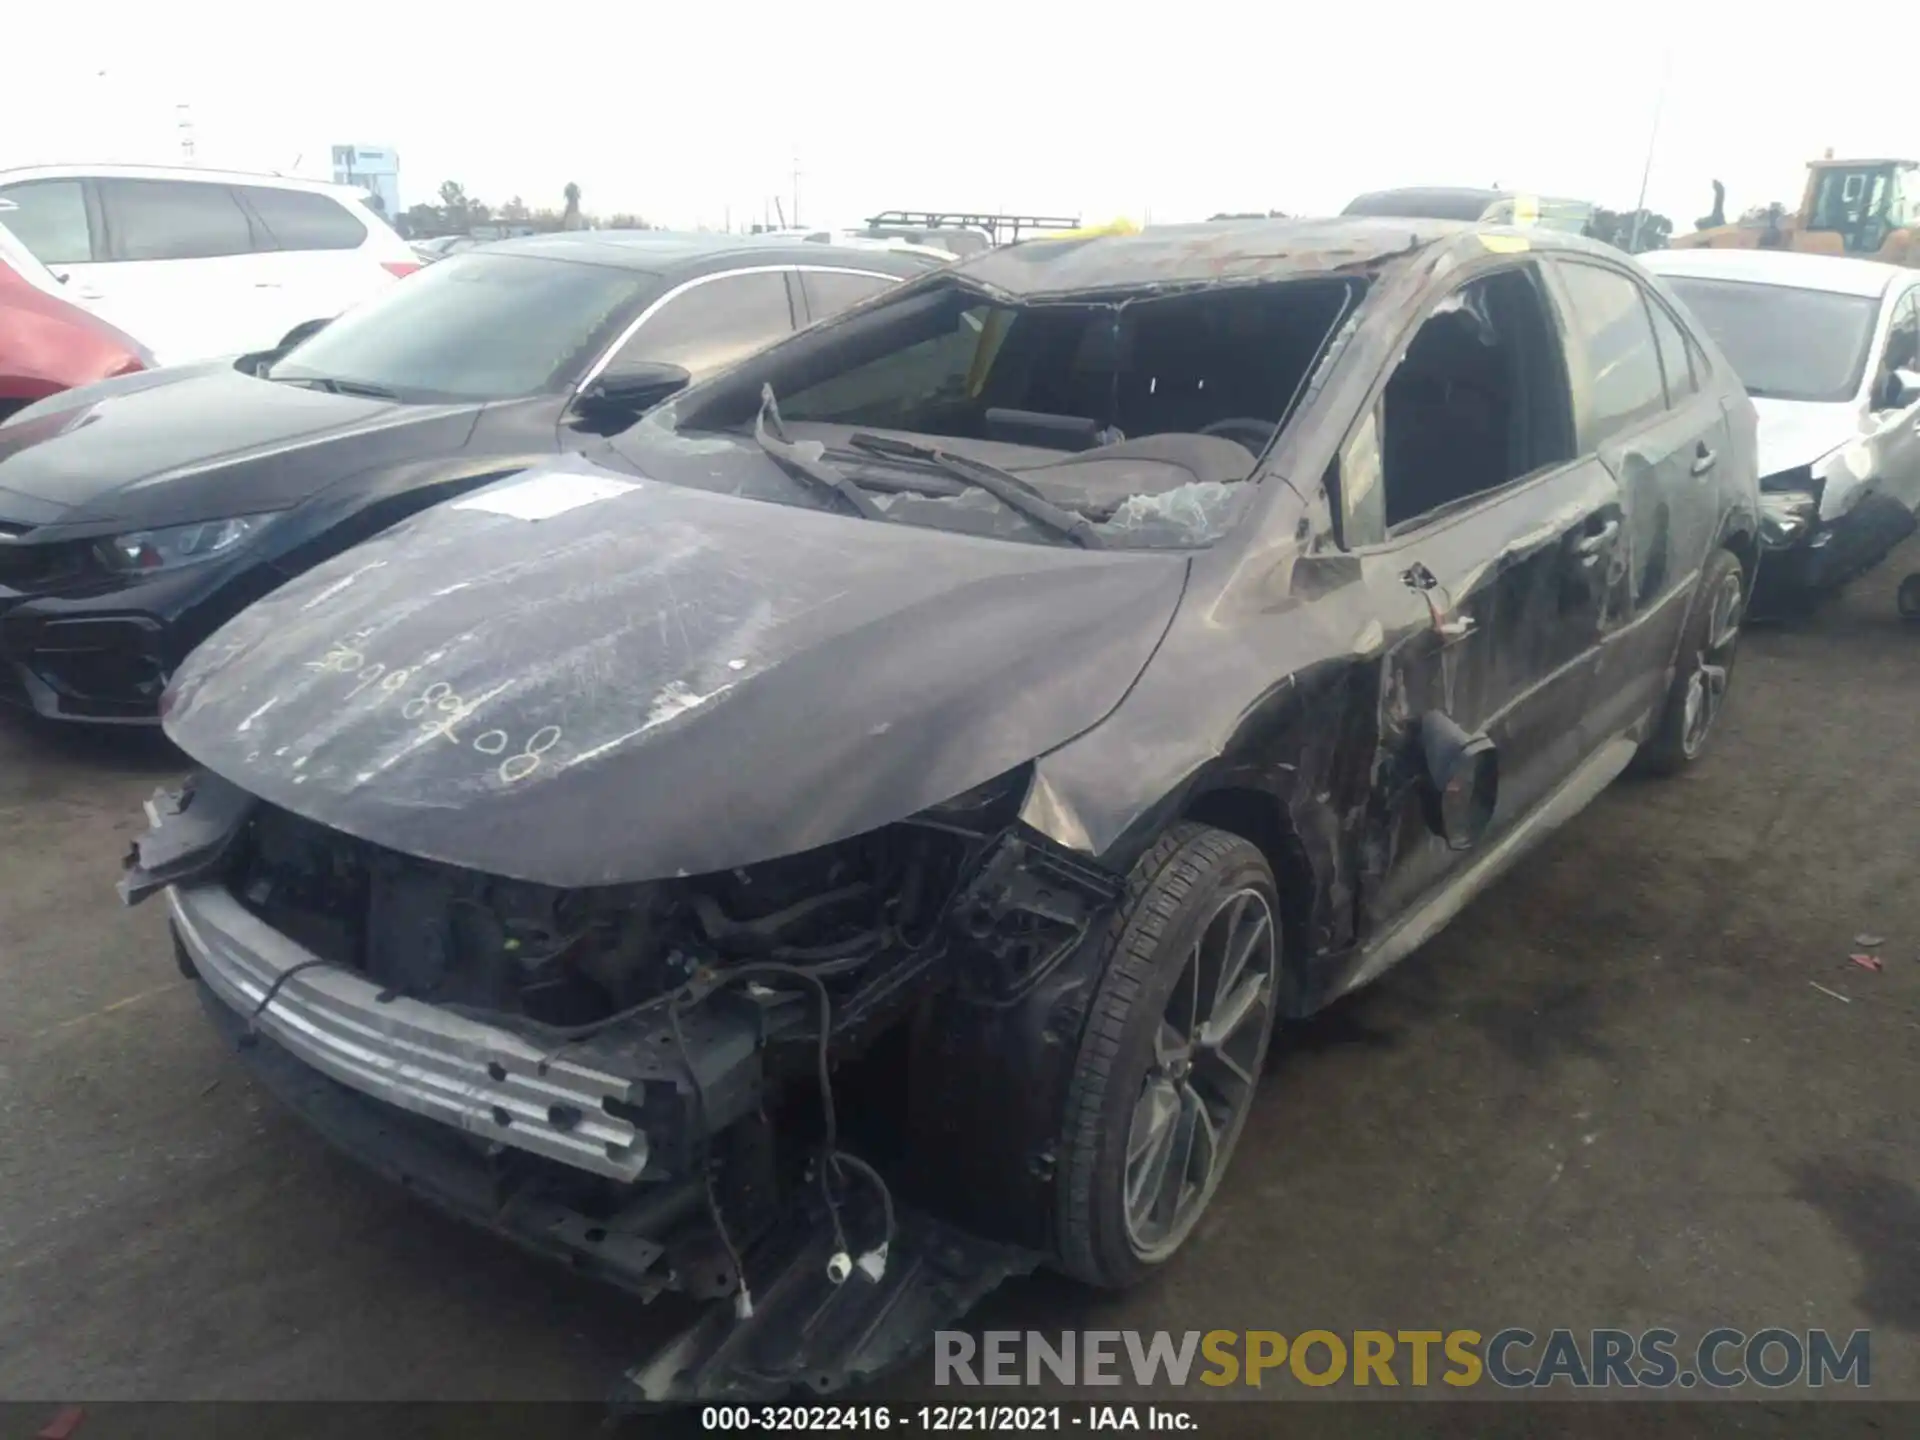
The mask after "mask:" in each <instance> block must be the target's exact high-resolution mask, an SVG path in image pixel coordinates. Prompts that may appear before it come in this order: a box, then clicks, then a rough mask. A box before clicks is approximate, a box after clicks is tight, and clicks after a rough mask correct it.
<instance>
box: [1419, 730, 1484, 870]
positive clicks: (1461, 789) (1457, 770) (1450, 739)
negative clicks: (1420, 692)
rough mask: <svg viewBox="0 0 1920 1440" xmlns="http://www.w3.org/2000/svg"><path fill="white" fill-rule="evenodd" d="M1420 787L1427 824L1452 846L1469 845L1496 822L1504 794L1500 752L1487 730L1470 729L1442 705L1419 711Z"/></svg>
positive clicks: (1460, 848)
mask: <svg viewBox="0 0 1920 1440" xmlns="http://www.w3.org/2000/svg"><path fill="white" fill-rule="evenodd" d="M1420 755H1421V760H1422V762H1423V766H1424V770H1425V774H1424V775H1423V777H1422V780H1423V783H1422V785H1421V789H1420V799H1421V804H1422V808H1423V809H1424V811H1425V813H1426V820H1427V828H1428V829H1429V830H1431V831H1433V833H1434V834H1436V835H1438V836H1439V837H1440V838H1441V839H1442V840H1444V841H1446V843H1447V848H1448V849H1449V850H1471V849H1472V848H1473V847H1474V846H1475V845H1476V844H1478V843H1479V842H1480V839H1481V837H1482V836H1484V835H1485V834H1486V833H1487V827H1488V826H1489V825H1491V824H1492V823H1493V811H1494V806H1495V804H1496V803H1498V801H1499V798H1500V753H1499V751H1498V750H1496V749H1495V748H1494V744H1493V741H1491V740H1489V739H1488V738H1487V737H1486V736H1485V735H1469V734H1468V733H1467V732H1466V731H1465V730H1462V729H1461V728H1460V727H1459V726H1458V725H1456V724H1455V723H1454V722H1453V720H1452V719H1451V718H1450V717H1449V716H1447V715H1446V714H1444V713H1443V712H1441V711H1439V710H1429V711H1428V712H1427V713H1426V714H1425V715H1423V716H1421V717H1420Z"/></svg>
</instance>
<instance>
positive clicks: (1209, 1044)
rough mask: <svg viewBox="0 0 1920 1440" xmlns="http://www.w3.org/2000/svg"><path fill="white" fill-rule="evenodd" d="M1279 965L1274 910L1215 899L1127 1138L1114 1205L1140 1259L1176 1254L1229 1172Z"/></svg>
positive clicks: (1252, 900)
mask: <svg viewBox="0 0 1920 1440" xmlns="http://www.w3.org/2000/svg"><path fill="white" fill-rule="evenodd" d="M1278 965H1279V944H1278V936H1277V934H1276V926H1275V923H1274V915H1273V908H1272V906H1271V905H1269V904H1268V902H1267V898H1266V896H1265V895H1263V894H1262V893H1261V892H1260V891H1259V890H1256V889H1254V888H1252V887H1246V888H1242V889H1239V890H1235V891H1232V892H1231V893H1229V894H1228V895H1226V896H1224V897H1222V899H1221V900H1220V902H1219V904H1217V905H1216V906H1215V907H1214V911H1213V913H1212V914H1211V915H1210V916H1208V918H1207V922H1206V924H1205V925H1203V926H1202V927H1201V930H1200V936H1199V939H1197V940H1196V941H1195V942H1194V943H1193V946H1192V947H1191V948H1190V949H1189V950H1188V951H1187V956H1186V960H1185V962H1184V964H1183V965H1182V966H1181V970H1180V977H1179V979H1177V980H1176V981H1175V982H1174V986H1173V990H1172V992H1171V993H1170V994H1169V995H1168V997H1167V1003H1166V1006H1165V1008H1164V1009H1163V1010H1162V1011H1161V1015H1160V1022H1159V1027H1158V1029H1157V1030H1156V1031H1155V1034H1154V1041H1153V1063H1152V1065H1151V1066H1150V1067H1149V1068H1148V1070H1147V1073H1146V1076H1145V1078H1144V1079H1143V1081H1142V1083H1141V1087H1140V1094H1139V1096H1138V1097H1137V1099H1136V1100H1135V1102H1134V1108H1133V1119H1132V1122H1131V1123H1130V1125H1129V1126H1128V1129H1127V1148H1126V1164H1125V1167H1124V1169H1123V1171H1122V1194H1121V1199H1122V1206H1123V1212H1124V1217H1125V1224H1126V1234H1127V1243H1128V1244H1129V1245H1130V1246H1131V1247H1132V1249H1133V1252H1134V1254H1135V1255H1136V1256H1138V1257H1139V1258H1140V1259H1142V1260H1145V1261H1149V1262H1151V1261H1155V1260H1159V1259H1162V1258H1164V1257H1165V1256H1167V1255H1169V1254H1171V1253H1172V1252H1173V1250H1174V1249H1176V1248H1177V1247H1178V1246H1179V1244H1180V1242H1181V1241H1182V1240H1184V1239H1185V1238H1186V1236H1187V1232H1188V1231H1190V1230H1191V1229H1192V1228H1193V1225H1194V1222H1195V1221H1196V1220H1198V1219H1199V1218H1200V1213H1201V1212H1202V1211H1203V1210H1204V1209H1205V1208H1206V1205H1207V1201H1208V1200H1209V1199H1211V1198H1212V1196H1213V1190H1214V1187H1215V1186H1216V1185H1217V1184H1218V1183H1219V1180H1220V1176H1221V1174H1222V1173H1223V1172H1224V1171H1225V1169H1226V1164H1227V1160H1228V1158H1229V1157H1230V1156H1231V1154H1232V1153H1233V1145H1234V1142H1235V1141H1236V1140H1237V1139H1238V1138H1239V1134H1240V1128H1241V1125H1242V1124H1243V1123H1244V1122H1245V1120H1246V1118H1247V1111H1248V1110H1249V1109H1250V1108H1251V1106H1252V1104H1253V1095H1254V1090H1255V1088H1256V1087H1257V1085H1258V1083H1259V1078H1260V1066H1261V1063H1262V1061H1263V1060H1264V1059H1265V1057H1266V1046H1267V1033H1268V1030H1269V1028H1270V1027H1271V1025H1272V1020H1273V1003H1274V990H1275V987H1276V984H1277V980H1278V973H1277V972H1278Z"/></svg>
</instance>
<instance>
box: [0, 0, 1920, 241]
mask: <svg viewBox="0 0 1920 1440" xmlns="http://www.w3.org/2000/svg"><path fill="white" fill-rule="evenodd" d="M1856 11H1857V12H1858V13H1859V14H1860V15H1861V16H1862V17H1863V18H1864V16H1865V14H1866V12H1865V10H1864V7H1851V6H1845V5H1836V4H1827V5H1824V6H1819V7H1816V11H1815V12H1811V13H1817V14H1818V15H1819V16H1820V17H1821V18H1820V19H1819V20H1818V21H1817V22H1816V23H1815V24H1814V25H1813V26H1812V27H1810V28H1809V27H1794V28H1791V29H1790V28H1789V27H1788V26H1786V25H1785V24H1770V23H1765V22H1764V21H1763V20H1762V19H1761V18H1759V17H1760V16H1761V14H1762V12H1760V11H1756V10H1754V9H1752V8H1751V7H1744V8H1743V9H1742V10H1739V11H1735V10H1734V9H1733V8H1732V7H1731V6H1725V5H1708V4H1705V3H1702V0H1665V3H1658V4H1655V3H1650V0H1616V3H1613V4H1610V5H1607V6H1604V7H1598V6H1588V5H1580V6H1574V5H1563V6H1558V7H1553V6H1546V5H1530V6H1462V5H1445V4H1431V3H1429V4H1404V3H1400V0H1370V3H1365V4H1347V5H1330V6H1319V7H1305V6H1290V5H1263V4H1256V3H1255V0H1239V3H1232V4H1230V3H1222V0H1179V3H1173V4H1157V5H1144V4H1142V5H1133V6H1122V7H1113V6H1108V7H1094V6H1082V5H1071V6H1069V5H1066V4H1063V3H1055V4H1052V5H1049V4H1045V3H1041V0H961V3H929V0H887V3H869V0H813V3H811V4H807V5H804V6H798V5H796V6H775V5H770V4H766V3H764V0H744V3H734V4H712V3H705V0H699V3H696V0H688V3H683V4H673V3H670V0H652V3H646V4H637V3H631V0H629V3H626V4H621V5H617V6H616V5H613V4H605V3H599V0H571V3H557V4H549V5H536V4H528V3H526V0H519V3H515V4H499V5H491V4H481V5H467V6H451V5H446V4H411V3H398V0H389V3H384V4H378V5H376V4H368V3H364V0H334V3H332V4H329V5H327V6H325V7H321V8H318V9H315V8H302V7H294V8H291V9H289V8H285V7H280V6H266V5H260V4H248V5H244V6H242V5H230V4H224V3H212V0H203V3H197V0H162V3H157V4H141V5H138V6H137V7H136V6H132V5H123V4H120V3H116V0H98V3H96V4H94V5H90V6H88V7H86V8H85V10H84V11H83V12H82V11H73V10H66V11H62V10H61V9H60V7H56V6H39V7H25V6H17V7H13V8H12V9H11V10H10V11H9V13H8V16H7V22H6V27H5V33H6V51H7V58H6V61H5V66H4V73H3V77H0V166H10V165H22V164H32V163H36V162H41V163H51V162H75V161H104V160H122V161H147V162H162V163H166V162H173V161H176V160H177V158H178V156H179V154H180V146H179V136H178V131H177V129H176V124H175V119H176V111H175V106H176V105H177V104H179V103H181V102H185V103H187V104H189V105H190V106H191V114H192V117H193V123H194V136H195V141H196V147H197V158H198V160H199V161H200V163H202V164H207V165H223V166H229V167H234V168H241V169H268V170H281V171H287V172H299V173H306V174H314V175H322V176H324V175H325V174H326V172H327V169H328V164H329V161H328V151H329V147H330V146H331V145H333V144H346V143H357V144H362V145H376V146H390V147H392V148H394V149H396V150H397V151H398V152H399V154H400V172H401V173H400V186H401V193H402V198H403V200H404V201H405V202H406V203H409V204H411V203H413V202H415V201H417V200H424V199H430V198H431V197H432V195H433V192H435V191H436V190H437V189H438V188H439V185H440V182H441V181H442V180H446V179H455V180H458V181H460V182H461V183H462V184H464V185H465V186H466V188H467V191H468V193H469V194H470V195H473V196H475V197H477V198H480V199H484V200H486V201H489V202H491V203H495V204H498V203H499V202H500V201H503V200H505V199H506V198H508V197H509V196H511V195H514V194H518V195H520V196H521V197H523V198H524V199H525V200H526V201H527V202H528V203H529V204H531V205H535V206H539V205H553V206H556V207H557V206H558V205H559V203H560V189H561V186H562V185H564V184H565V183H566V182H567V181H569V180H572V181H576V182H578V183H579V185H580V186H581V189H582V191H583V192H584V197H585V206H586V208H587V209H588V210H589V211H590V212H597V213H600V214H609V213H612V212H615V211H623V210H624V211H634V212H637V213H640V214H642V215H645V216H647V217H648V218H650V219H652V220H655V221H656V222H659V223H664V224H669V225H675V226H692V225H695V224H700V223H704V224H708V225H714V226H718V225H719V224H721V223H722V222H723V220H724V219H725V218H726V217H727V215H728V213H729V211H730V212H731V216H732V219H733V220H734V222H735V223H736V224H740V223H743V222H744V221H745V220H747V219H758V218H759V217H760V215H761V213H762V211H763V207H764V206H765V205H766V204H767V198H768V197H769V196H771V195H773V194H779V195H781V196H782V197H783V200H784V201H785V203H786V204H787V205H789V206H791V204H792V193H793V188H794V182H793V178H792V173H791V172H792V170H793V167H794V156H795V154H796V153H797V154H798V156H799V163H800V168H801V171H802V174H801V178H800V182H799V188H800V214H801V218H802V219H803V220H804V221H805V222H806V223H807V224H809V225H814V224H843V223H853V222H855V221H857V220H858V219H860V218H861V217H863V216H865V215H867V214H869V213H871V212H873V211H874V210H877V209H883V208H891V207H908V208H921V207H935V206H938V207H977V208H984V209H1003V210H1012V211H1028V212H1044V213H1062V214H1074V215H1079V216H1081V217H1083V218H1084V219H1086V220H1087V221H1089V222H1092V221H1096V220H1106V219H1111V218H1113V217H1115V216H1118V215H1130V216H1132V217H1134V218H1135V219H1142V218H1146V217H1147V216H1149V215H1150V216H1151V218H1152V219H1153V220H1155V221H1157V222H1167V221H1175V220H1194V219H1205V218H1206V217H1207V216H1208V215H1210V214H1212V213H1214V212H1216V211H1220V210H1256V209H1257V210H1265V209H1268V208H1278V209H1282V210H1288V211H1291V212H1294V213H1313V212H1320V213H1330V212H1333V211H1337V210H1338V209H1339V208H1340V207H1341V206H1342V205H1344V204H1345V203H1346V201H1347V200H1348V199H1350V198H1351V197H1352V196H1353V195H1354V194H1356V193H1357V192H1359V191H1362V190H1368V189H1376V188H1380V187H1384V186H1389V185H1398V184H1462V185H1481V184H1493V183H1496V182H1498V183H1500V184H1502V185H1505V186H1508V187H1511V188H1526V189H1533V190H1538V191H1542V192H1546V193H1552V194H1562V195H1567V196H1572V197H1578V198H1582V199H1591V200H1594V201H1597V202H1598V203H1600V204H1602V205H1606V206H1609V207H1611V208H1615V209H1624V208H1628V207H1630V206H1631V205H1632V203H1633V199H1634V196H1635V193H1636V192H1637V190H1638V188H1639V185H1640V176H1641V167H1642V165H1643V164H1644V162H1645V159H1646V153H1647V141H1648V135H1649V132H1650V129H1651V127H1652V125H1653V122H1654V111H1655V100H1656V97H1657V95H1658V94H1659V92H1660V90H1661V78H1662V72H1663V67H1664V66H1665V65H1666V64H1667V63H1668V59H1669V56H1671V64H1672V83H1671V85H1670V86H1669V87H1668V92H1667V100H1666V105H1665V109H1664V114H1663V118H1662V121H1661V126H1660V140H1659V145H1658V148H1657V150H1656V152H1655V157H1654V167H1653V174H1652V181H1651V184H1650V186H1649V189H1648V203H1649V206H1650V208H1652V209H1655V210H1658V211H1661V212H1663V213H1665V214H1667V215H1669V216H1671V217H1672V218H1673V220H1674V222H1675V226H1676V228H1677V229H1679V230H1686V229H1690V228H1691V227H1692V221H1693V219H1694V217H1696V216H1699V215H1701V214H1703V213H1705V211H1706V210H1707V208H1708V206H1709V204H1710V202H1711V193H1710V187H1709V181H1711V180H1712V179H1715V178H1719V179H1721V180H1723V181H1725V182H1726V185H1727V189H1728V208H1729V210H1731V211H1736V212H1737V211H1738V210H1740V209H1743V208H1745V207H1746V206H1748V205H1751V204H1756V203H1760V202H1763V201H1768V200H1774V199H1779V200H1784V201H1787V202H1788V203H1789V204H1792V203H1794V202H1796V201H1797V200H1798V198H1799V191H1800V186H1801V183H1802V180H1803V178H1804V171H1803V168H1802V167H1803V165H1804V162H1805V161H1807V160H1809V159H1812V158H1814V157H1815V156H1817V155H1819V154H1820V153H1821V152H1822V151H1823V150H1824V149H1825V148H1826V147H1828V146H1832V147H1834V149H1835V152H1836V153H1837V154H1840V155H1847V154H1849V153H1855V154H1861V155H1865V154H1867V153H1869V152H1871V153H1873V154H1893V155H1916V152H1920V105H1916V103H1915V100H1914V96H1913V91H1914V83H1915V82H1914V80H1913V75H1914V69H1913V65H1912V63H1911V61H1910V58H1909V57H1907V55H1906V53H1905V51H1904V50H1903V51H1902V55H1901V58H1900V59H1899V60H1898V61H1896V62H1893V63H1890V64H1888V65H1887V66H1885V67H1884V68H1883V67H1880V66H1878V65H1876V64H1874V63H1861V64H1858V65H1855V66H1852V67H1850V69H1851V73H1853V74H1855V75H1857V76H1858V77H1859V83H1857V84H1843V83H1837V82H1836V80H1835V79H1834V71H1833V68H1832V66H1831V65H1829V64H1827V63H1826V62H1824V61H1823V60H1822V53H1823V52H1822V51H1821V48H1820V46H1821V41H1822V37H1831V38H1832V39H1833V40H1834V41H1835V42H1836V43H1837V42H1839V41H1842V40H1848V41H1851V40H1854V39H1857V38H1858V35H1859V33H1860V32H1859V30H1858V27H1857V26H1856V25H1855V24H1854V23H1851V22H1850V21H1849V20H1848V19H1847V16H1848V15H1849V14H1853V13H1856ZM1742 14H1744V15H1745V16H1746V17H1748V18H1747V19H1745V20H1740V19H1737V18H1735V17H1736V16H1738V15H1742ZM1076 17H1077V18H1076ZM1901 43H1902V44H1905V42H1904V41H1902V42H1901ZM1909 48H1910V47H1909ZM1861 58H1862V60H1863V62H1865V57H1861ZM1882 82H1884V83H1882Z"/></svg>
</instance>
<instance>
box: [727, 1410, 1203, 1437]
mask: <svg viewBox="0 0 1920 1440" xmlns="http://www.w3.org/2000/svg"><path fill="white" fill-rule="evenodd" d="M700 1428H701V1429H702V1430H703V1431H707V1432H709V1433H712V1432H717V1431H740V1432H759V1433H763V1434H793V1433H800V1432H803V1431H814V1432H844V1431H862V1430H865V1431H873V1430H887V1431H894V1430H897V1431H902V1432H908V1433H911V1432H914V1431H921V1432H925V1433H928V1434H936V1435H940V1434H944V1435H988V1434H993V1435H998V1434H1007V1433H1011V1432H1016V1431H1048V1432H1056V1433H1057V1432H1061V1431H1067V1432H1072V1431H1075V1430H1079V1431H1089V1430H1094V1431H1097V1430H1154V1431H1164V1432H1186V1433H1192V1432H1195V1431H1197V1430H1198V1429H1199V1422H1198V1420H1197V1418H1196V1416H1195V1415H1194V1414H1193V1413H1192V1412H1191V1411H1189V1410H1184V1409H1163V1408H1161V1407H1159V1406H1151V1405H1075V1406H1061V1405H918V1406H890V1405H763V1406H753V1405H709V1406H707V1407H705V1408H704V1409H703V1410H701V1412H700Z"/></svg>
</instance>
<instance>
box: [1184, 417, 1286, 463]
mask: <svg viewBox="0 0 1920 1440" xmlns="http://www.w3.org/2000/svg"><path fill="white" fill-rule="evenodd" d="M1279 428H1280V427H1279V426H1278V425H1276V424H1274V423H1273V422H1272V421H1271V420H1259V419H1256V418H1255V417H1253V416H1251V415H1235V416H1229V417H1228V418H1227V419H1225V420H1216V421H1214V422H1213V423H1212V424H1211V425H1202V426H1201V427H1200V431H1199V433H1200V434H1202V435H1217V436H1219V437H1220V438H1221V439H1222V440H1238V441H1239V442H1240V443H1241V444H1242V445H1244V446H1246V447H1247V449H1249V450H1251V451H1252V452H1253V453H1254V454H1255V455H1258V454H1259V453H1260V452H1261V451H1262V450H1265V449H1266V448H1267V445H1268V444H1269V442H1271V441H1272V439H1273V436H1274V432H1275V431H1277V430H1278V429H1279Z"/></svg>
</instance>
